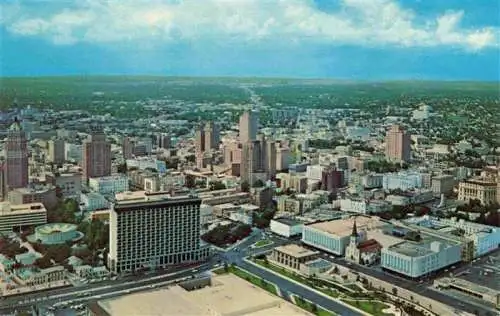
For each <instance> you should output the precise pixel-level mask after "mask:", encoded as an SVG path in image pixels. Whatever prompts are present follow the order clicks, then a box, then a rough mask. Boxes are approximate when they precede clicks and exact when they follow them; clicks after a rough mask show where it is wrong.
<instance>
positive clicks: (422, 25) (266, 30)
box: [2, 0, 499, 50]
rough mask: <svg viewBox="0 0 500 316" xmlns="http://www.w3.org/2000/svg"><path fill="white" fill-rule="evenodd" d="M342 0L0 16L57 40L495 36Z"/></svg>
mask: <svg viewBox="0 0 500 316" xmlns="http://www.w3.org/2000/svg"><path fill="white" fill-rule="evenodd" d="M340 1H341V6H340V9H339V10H338V11H336V12H328V13H327V12H324V11H321V10H319V9H318V8H317V7H316V6H315V5H314V3H313V1H312V0H183V1H182V0H148V1H145V0H80V1H78V2H75V4H74V6H72V7H71V8H66V9H57V8H53V10H44V12H45V14H41V13H38V14H37V12H38V11H37V12H29V10H28V6H26V7H22V5H21V9H20V10H19V9H18V10H17V11H16V12H17V13H16V14H15V15H14V16H13V15H12V14H11V15H10V16H9V19H5V21H2V22H3V24H4V25H5V26H6V27H7V29H8V30H10V31H11V32H12V33H15V34H19V35H24V36H45V37H47V38H49V39H51V40H52V41H54V42H55V43H57V44H72V43H75V42H79V41H84V42H98V43H99V42H100V43H109V42H111V43H112V42H124V41H136V40H147V41H156V42H163V41H175V40H191V41H196V40H200V39H205V40H208V41H221V42H223V41H225V40H227V39H232V40H234V39H236V40H240V41H246V42H248V41H270V42H275V41H290V42H299V43H300V42H304V41H305V42H307V41H313V42H319V43H332V44H338V45H341V44H352V45H369V46H380V45H397V46H406V47H415V46H417V47H422V46H424V47H429V46H441V45H445V46H455V47H462V48H465V49H470V50H479V49H482V48H485V47H488V46H498V44H499V43H498V32H499V31H498V28H493V27H492V28H482V29H477V28H469V29H467V28H461V27H460V22H461V20H462V17H463V16H464V12H463V11H460V12H445V13H443V14H442V15H441V16H439V17H438V18H437V19H425V17H419V16H417V15H416V14H415V12H413V11H411V10H409V9H405V8H403V7H402V6H401V5H400V4H399V3H398V2H397V1H396V0H340ZM47 11H48V12H47ZM21 13H22V14H21Z"/></svg>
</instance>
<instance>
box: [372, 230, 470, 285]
mask: <svg viewBox="0 0 500 316" xmlns="http://www.w3.org/2000/svg"><path fill="white" fill-rule="evenodd" d="M429 239H430V238H429ZM461 251H462V247H461V244H460V243H454V242H450V241H445V240H437V239H436V240H424V241H420V242H414V241H404V242H401V243H399V244H396V245H393V246H391V247H388V248H383V249H382V255H381V266H382V268H383V269H385V270H389V271H392V272H395V273H398V274H401V275H404V276H405V277H408V278H412V279H417V278H421V277H424V276H428V275H429V274H431V273H434V272H436V271H438V270H441V269H444V268H446V267H448V266H451V265H453V264H456V263H458V262H460V261H461Z"/></svg>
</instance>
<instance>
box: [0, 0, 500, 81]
mask: <svg viewBox="0 0 500 316" xmlns="http://www.w3.org/2000/svg"><path fill="white" fill-rule="evenodd" d="M0 6H1V7H0V12H2V13H1V14H0V30H1V32H2V33H1V46H0V62H1V64H0V74H1V75H2V76H38V75H80V74H88V75H91V74H154V75H192V76H229V75H230V76H278V77H316V78H317V77H329V78H344V79H368V80H386V79H388V80H393V79H432V80H436V79H437V80H497V81H498V80H499V76H500V75H499V69H500V46H499V44H500V18H499V12H500V7H499V6H500V4H499V2H498V1H494V0H147V1H146V0H64V1H63V0H61V1H55V0H54V1H50V0H2V1H0Z"/></svg>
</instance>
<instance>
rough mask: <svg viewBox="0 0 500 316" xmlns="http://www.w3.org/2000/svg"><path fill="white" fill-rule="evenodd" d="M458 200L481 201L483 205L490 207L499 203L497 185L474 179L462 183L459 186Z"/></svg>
mask: <svg viewBox="0 0 500 316" xmlns="http://www.w3.org/2000/svg"><path fill="white" fill-rule="evenodd" d="M458 199H459V200H461V201H466V202H469V201H471V200H479V201H481V204H483V205H490V204H494V203H496V202H497V183H495V182H492V181H488V180H482V179H473V180H466V181H462V182H460V183H459V184H458Z"/></svg>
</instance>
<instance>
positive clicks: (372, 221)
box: [307, 216, 383, 237]
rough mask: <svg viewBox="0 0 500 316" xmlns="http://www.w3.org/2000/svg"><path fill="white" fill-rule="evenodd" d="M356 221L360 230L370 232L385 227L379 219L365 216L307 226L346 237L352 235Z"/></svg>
mask: <svg viewBox="0 0 500 316" xmlns="http://www.w3.org/2000/svg"><path fill="white" fill-rule="evenodd" d="M355 221H356V226H357V228H358V230H360V229H366V230H369V229H375V228H377V227H382V226H383V222H381V221H380V220H379V219H378V217H365V216H357V217H355V218H354V217H351V218H347V219H344V218H341V219H335V220H332V221H327V222H320V223H314V224H311V225H307V226H308V227H312V228H315V229H317V230H320V231H323V232H325V233H328V234H332V235H335V236H338V237H345V236H349V235H350V234H351V233H352V227H353V225H354V222H355Z"/></svg>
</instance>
